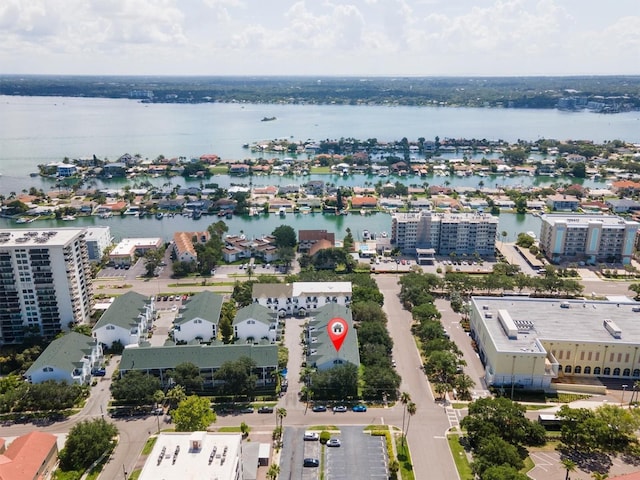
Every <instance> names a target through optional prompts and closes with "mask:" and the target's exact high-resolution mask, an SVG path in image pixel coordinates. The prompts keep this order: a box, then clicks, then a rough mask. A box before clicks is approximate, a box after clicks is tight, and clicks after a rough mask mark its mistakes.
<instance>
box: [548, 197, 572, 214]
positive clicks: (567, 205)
mask: <svg viewBox="0 0 640 480" xmlns="http://www.w3.org/2000/svg"><path fill="white" fill-rule="evenodd" d="M547 207H549V208H550V209H551V210H552V211H576V210H578V208H579V207H580V200H578V198H577V197H574V196H573V195H562V194H555V195H549V196H548V197H547Z"/></svg>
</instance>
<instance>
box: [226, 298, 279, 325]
mask: <svg viewBox="0 0 640 480" xmlns="http://www.w3.org/2000/svg"><path fill="white" fill-rule="evenodd" d="M248 319H252V320H257V321H258V322H261V323H264V324H266V325H271V324H272V323H275V322H276V321H277V319H278V316H277V314H276V313H275V312H272V311H271V310H269V309H268V308H267V307H263V306H262V305H260V304H258V303H252V304H251V305H248V306H246V307H244V308H241V309H240V310H238V311H237V313H236V316H235V318H234V319H233V324H234V325H236V324H238V323H240V322H244V321H245V320H248Z"/></svg>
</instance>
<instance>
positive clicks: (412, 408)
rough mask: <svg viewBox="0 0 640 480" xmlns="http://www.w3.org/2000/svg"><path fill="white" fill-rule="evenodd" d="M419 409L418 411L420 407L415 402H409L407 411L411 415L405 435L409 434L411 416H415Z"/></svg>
mask: <svg viewBox="0 0 640 480" xmlns="http://www.w3.org/2000/svg"><path fill="white" fill-rule="evenodd" d="M417 411H418V407H417V406H416V404H415V403H413V402H409V403H407V413H408V414H409V416H408V417H407V429H406V430H405V432H404V436H405V437H406V436H407V435H409V424H410V423H411V417H413V416H414V415H415V414H416V412H417Z"/></svg>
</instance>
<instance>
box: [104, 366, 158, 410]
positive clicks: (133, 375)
mask: <svg viewBox="0 0 640 480" xmlns="http://www.w3.org/2000/svg"><path fill="white" fill-rule="evenodd" d="M157 390H160V380H158V378H157V377H154V376H153V375H149V374H147V373H143V372H140V371H138V370H131V371H129V372H127V373H125V374H124V375H123V376H122V377H120V378H117V379H115V380H114V381H113V382H112V383H111V395H113V398H114V399H115V400H118V401H119V402H123V403H128V404H131V405H150V404H152V403H153V395H154V393H155V392H156V391H157Z"/></svg>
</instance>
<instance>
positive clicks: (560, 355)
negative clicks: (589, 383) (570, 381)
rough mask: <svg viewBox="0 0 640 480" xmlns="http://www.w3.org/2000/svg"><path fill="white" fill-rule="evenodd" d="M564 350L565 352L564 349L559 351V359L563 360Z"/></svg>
mask: <svg viewBox="0 0 640 480" xmlns="http://www.w3.org/2000/svg"><path fill="white" fill-rule="evenodd" d="M562 352H563V351H562V350H560V351H559V352H558V360H562Z"/></svg>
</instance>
